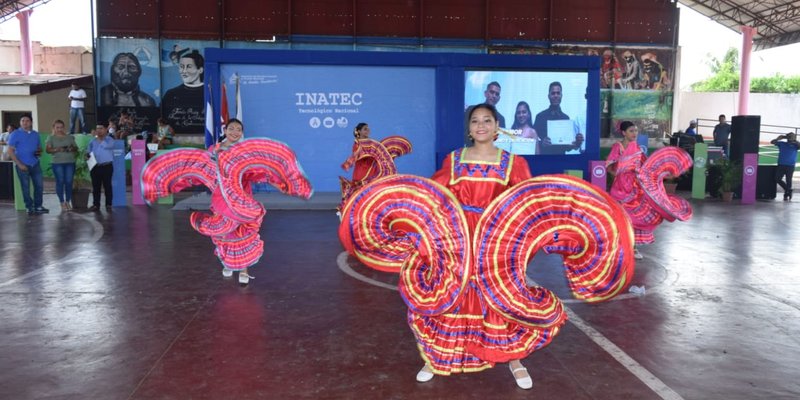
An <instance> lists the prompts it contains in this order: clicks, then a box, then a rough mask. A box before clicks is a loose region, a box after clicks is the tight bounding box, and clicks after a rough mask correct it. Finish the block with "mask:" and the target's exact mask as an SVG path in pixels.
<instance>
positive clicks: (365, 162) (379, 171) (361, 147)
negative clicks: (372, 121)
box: [336, 122, 411, 216]
mask: <svg viewBox="0 0 800 400" xmlns="http://www.w3.org/2000/svg"><path fill="white" fill-rule="evenodd" d="M370 132H371V131H370V128H369V125H367V123H365V122H359V123H358V125H356V128H355V129H354V130H353V136H354V137H355V142H354V143H353V152H352V154H351V155H350V157H348V158H347V160H345V161H344V163H342V169H344V170H345V171H346V170H348V169H350V168H351V167H352V168H353V179H352V180H348V179H346V178H344V177H341V176H340V177H339V184H340V185H341V189H342V202H341V204H340V205H339V207H338V208H337V213H336V214H337V215H339V216H341V210H342V206H343V205H344V203H346V202H347V199H348V198H350V196H351V195H352V194H353V193H355V191H357V190H358V189H360V188H362V187H363V186H364V185H366V184H368V183H370V182H372V181H374V180H375V179H378V178H381V177H384V176H389V175H394V174H396V173H397V167H396V166H395V164H394V159H395V158H397V157H400V156H402V155H406V154H408V153H411V142H409V141H408V139H406V138H404V137H402V136H389V137H386V138H384V139H382V140H380V141H378V140H373V139H370V138H369V135H370Z"/></svg>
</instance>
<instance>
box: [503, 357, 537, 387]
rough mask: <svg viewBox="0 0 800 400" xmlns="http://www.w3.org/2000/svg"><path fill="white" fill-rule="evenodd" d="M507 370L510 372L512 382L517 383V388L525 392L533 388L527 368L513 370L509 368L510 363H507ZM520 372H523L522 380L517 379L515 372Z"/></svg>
mask: <svg viewBox="0 0 800 400" xmlns="http://www.w3.org/2000/svg"><path fill="white" fill-rule="evenodd" d="M508 369H510V370H511V376H513V377H514V380H515V381H517V386H519V388H520V389H526V390H527V389H530V388H532V387H533V379H531V376H530V375H528V369H527V368H525V367H522V366H520V367H517V368H516V369H515V368H513V367H512V366H511V363H508ZM520 371H523V372H525V376H523V377H522V378H517V372H520Z"/></svg>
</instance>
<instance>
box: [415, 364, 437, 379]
mask: <svg viewBox="0 0 800 400" xmlns="http://www.w3.org/2000/svg"><path fill="white" fill-rule="evenodd" d="M431 379H433V372H431V370H430V369H428V366H427V365H426V366H424V367H422V369H421V370H419V372H417V382H420V383H424V382H428V381H430V380H431Z"/></svg>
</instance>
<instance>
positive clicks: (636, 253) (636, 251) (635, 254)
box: [633, 247, 644, 260]
mask: <svg viewBox="0 0 800 400" xmlns="http://www.w3.org/2000/svg"><path fill="white" fill-rule="evenodd" d="M633 258H635V259H637V260H641V259H643V258H644V256H643V255H642V253H639V249H637V248H636V247H634V248H633Z"/></svg>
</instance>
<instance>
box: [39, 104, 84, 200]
mask: <svg viewBox="0 0 800 400" xmlns="http://www.w3.org/2000/svg"><path fill="white" fill-rule="evenodd" d="M45 151H47V152H48V153H50V154H52V155H53V159H52V162H51V165H52V167H53V175H55V177H56V195H57V196H58V202H59V203H61V211H69V210H71V209H72V205H71V204H72V179H73V177H74V176H75V153H77V152H78V145H77V144H76V143H75V137H74V136H72V135H67V134H66V132H65V131H64V121H62V120H60V119H57V120H56V121H55V122H53V134H52V135H51V136H50V137H49V138H47V143H46V144H45Z"/></svg>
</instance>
